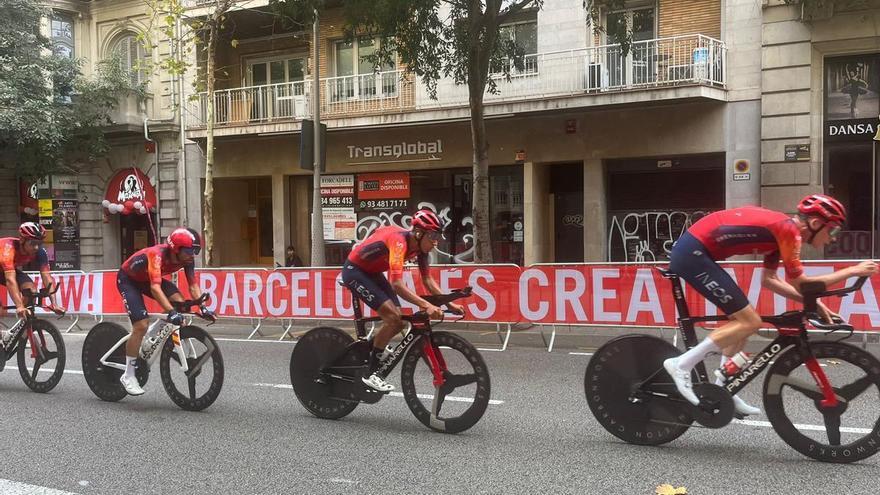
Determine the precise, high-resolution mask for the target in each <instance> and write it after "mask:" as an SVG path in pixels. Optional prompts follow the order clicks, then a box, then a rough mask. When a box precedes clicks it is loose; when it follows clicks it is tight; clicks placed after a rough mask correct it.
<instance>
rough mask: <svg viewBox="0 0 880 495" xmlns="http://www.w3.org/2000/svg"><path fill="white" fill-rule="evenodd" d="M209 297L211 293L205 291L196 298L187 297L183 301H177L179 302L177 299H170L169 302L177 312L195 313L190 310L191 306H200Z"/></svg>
mask: <svg viewBox="0 0 880 495" xmlns="http://www.w3.org/2000/svg"><path fill="white" fill-rule="evenodd" d="M210 297H211V294H209V293H207V292H205V293H204V294H202V295H201V297H199V298H198V299H187V300H185V301H179V302H178V301H170V302H171V306H172V307H173V308H174V310H175V311H177V312H178V313H186V314H196V313H193V312H192V311H190V310H191V309H192V308H193V306H201V305H202V304H204V303H205V301H207V300H208V298H210Z"/></svg>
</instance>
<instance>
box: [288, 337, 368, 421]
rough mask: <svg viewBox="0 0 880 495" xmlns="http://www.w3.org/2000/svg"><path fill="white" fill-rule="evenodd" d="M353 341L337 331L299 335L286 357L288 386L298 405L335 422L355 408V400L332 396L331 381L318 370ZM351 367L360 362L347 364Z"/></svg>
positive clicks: (337, 357) (332, 386)
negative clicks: (288, 365)
mask: <svg viewBox="0 0 880 495" xmlns="http://www.w3.org/2000/svg"><path fill="white" fill-rule="evenodd" d="M352 342H354V339H352V338H351V336H350V335H348V334H347V333H345V332H343V331H342V330H340V329H338V328H333V327H317V328H313V329H311V330H309V331H308V332H307V333H306V334H305V335H303V336H302V337H301V338H300V339H299V341H297V343H296V346H294V348H293V352H292V353H291V355H290V383H291V384H292V385H293V392H294V393H295V394H296V398H297V399H298V400H299V402H300V404H302V405H303V407H305V408H306V410H308V411H309V412H310V413H312V414H314V415H315V416H317V417H319V418H324V419H339V418H343V417H345V416H347V415H348V414H350V413H351V412H352V411H354V408H355V407H357V405H358V403H359V402H358V401H357V400H341V399H338V398H334V397H333V390H334V383H333V381H334V378H331V377H327V376H325V375H324V374H323V373H322V370H323V369H324V368H325V367H326V366H328V365H329V364H330V363H334V362H336V360H337V359H339V358H340V357H341V356H342V355H343V354H344V353H345V351H346V349H347V348H348V346H349V344H351V343H352ZM351 364H352V365H353V366H357V365H358V364H363V363H351ZM349 378H351V377H349Z"/></svg>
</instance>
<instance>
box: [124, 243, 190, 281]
mask: <svg viewBox="0 0 880 495" xmlns="http://www.w3.org/2000/svg"><path fill="white" fill-rule="evenodd" d="M181 268H182V269H183V272H184V273H185V274H186V280H187V282H188V283H190V284H191V283H192V282H193V281H194V280H195V267H194V265H193V263H187V264H183V263H173V262H172V261H171V247H170V246H168V244H156V245H155V246H150V247H148V248H144V249H141V250H140V251H138V252H136V253H134V254H133V255H131V257H130V258H128V259H127V260H125V263H123V264H122V268H121V270H122V271H123V272H124V273H125V274H126V275H128V278H130V279H131V280H133V281H135V282H149V283H150V284H161V283H162V277H163V276H164V275H170V274H172V273H175V272H177V271H178V270H180V269H181Z"/></svg>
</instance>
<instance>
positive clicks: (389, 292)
mask: <svg viewBox="0 0 880 495" xmlns="http://www.w3.org/2000/svg"><path fill="white" fill-rule="evenodd" d="M441 231H442V224H441V222H440V219H439V218H438V217H437V214H435V213H434V212H433V211H431V210H426V209H422V210H419V211H417V212H416V213H415V214H414V215H413V217H412V229H410V230H406V229H404V228H402V227H397V226H390V227H380V228H378V229H376V231H375V232H373V233H372V234H371V235H370V236H369V237H367V239H366V240H364V242H362V243H360V244H358V245H357V246H355V247H354V249H352V251H351V253H350V254H349V255H348V259H347V260H346V261H345V264H344V265H343V266H342V281H343V283H344V284H345V285H346V286H347V287H349V288H350V289H351V290H352V293H353V294H354V295H355V296H356V297H357V298H358V299H360V300H361V301H363V302H364V303H365V304H366V305H367V306H369V307H370V308H372V309H373V310H374V311H376V312H377V313H379V316H380V317H381V318H382V327H381V328H380V329H379V331H378V332H377V333H376V335H375V337H374V338H373V347H372V349H371V350H370V359H369V372H368V373H367V375H366V376H364V377H362V380H363V382H364V383H365V384H366V385H367V386H369V387H371V388H373V389H374V390H378V391H380V392H390V391H391V390H394V386H393V385H391V384H389V383H388V382H386V381H385V380H383V379H382V378H381V377H380V376H378V375H377V374H376V370H378V369H379V365H380V360H381V355H382V353H383V352H384V351H385V346H386V345H388V341H389V340H391V337H393V336H394V334H396V333H398V332H400V331H401V330H402V329H403V320H401V319H400V300H399V299H398V297H397V296H398V295H399V296H400V297H402V298H404V299H405V300H407V301H409V302H410V303H412V304H414V305H416V306H418V307H419V309H421V310H422V311H424V312H426V313H428V315H429V316H430V317H432V318H440V316H441V315H442V312H441V310H440V308H438V307H437V306H434V305H433V304H431V303H429V302H428V301H425V300H424V299H422V298H421V297H419V296H418V295H417V294H416V293H415V292H413V291H411V290H410V289H409V288H407V286H406V285H405V284H404V283H403V263H404V262H405V261H409V260H412V259H416V260H417V263H418V266H419V273H420V274H421V277H422V284H423V285H424V286H425V288H426V289H428V291H430V292H431V293H432V294H441V292H440V288H439V287H438V286H437V282H436V281H435V280H434V279H433V277H431V275H430V273H429V272H428V268H429V265H428V254H429V253H430V252H431V251H433V250H434V248H435V247H437V242H438V241H439V240H440V237H441V236H442V233H441ZM385 271H387V272H388V278H387V279H386V278H385V276H384V275H382V272H385ZM447 306H448V307H449V308H450V309H451V310H452V311H455V312H457V313H460V314H461V313H463V312H464V310H463V309H462V307H461V306H459V305H457V304H453V303H450V304H448V305H447Z"/></svg>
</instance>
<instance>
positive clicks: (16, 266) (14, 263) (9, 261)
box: [0, 237, 49, 273]
mask: <svg viewBox="0 0 880 495" xmlns="http://www.w3.org/2000/svg"><path fill="white" fill-rule="evenodd" d="M28 265H32V266H31V267H32V268H33V267H35V268H36V269H37V270H39V271H40V272H48V271H49V255H48V254H47V253H46V250H45V249H43V248H42V247H40V248H39V249H37V252H36V253H34V254H33V255H31V256H28V255H26V254H24V253H23V252H22V250H21V241H20V240H19V239H17V238H15V237H3V238H0V269H2V270H3V272H4V273H5V272H14V271H18V270H21V269H22V268H24V267H27V266H28Z"/></svg>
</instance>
